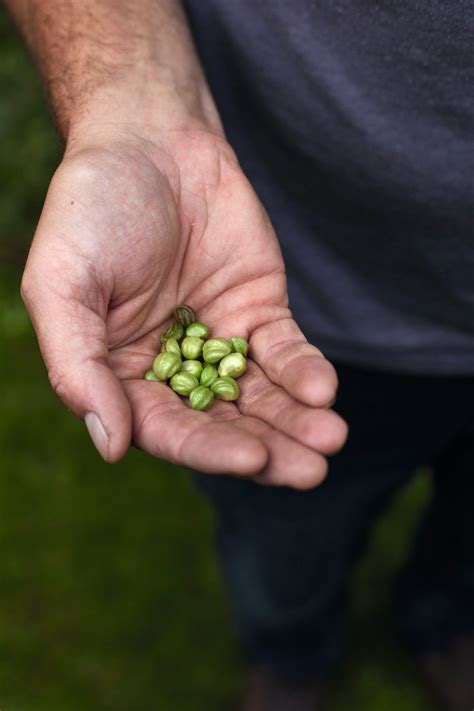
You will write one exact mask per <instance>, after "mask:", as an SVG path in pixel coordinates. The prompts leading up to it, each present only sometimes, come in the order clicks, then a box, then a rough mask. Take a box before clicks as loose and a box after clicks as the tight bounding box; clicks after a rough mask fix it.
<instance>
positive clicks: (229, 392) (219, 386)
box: [174, 375, 240, 400]
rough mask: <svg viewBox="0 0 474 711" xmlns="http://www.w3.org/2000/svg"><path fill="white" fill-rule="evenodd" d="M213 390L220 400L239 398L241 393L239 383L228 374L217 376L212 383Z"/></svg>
mask: <svg viewBox="0 0 474 711" xmlns="http://www.w3.org/2000/svg"><path fill="white" fill-rule="evenodd" d="M174 377H176V376H174ZM211 390H212V392H213V393H214V395H215V396H216V397H217V398H218V399H219V400H237V398H238V397H239V394H240V388H239V384H238V383H237V382H236V381H235V380H234V378H231V377H230V376H228V375H224V376H222V377H221V378H217V380H215V381H214V382H213V384H212V385H211Z"/></svg>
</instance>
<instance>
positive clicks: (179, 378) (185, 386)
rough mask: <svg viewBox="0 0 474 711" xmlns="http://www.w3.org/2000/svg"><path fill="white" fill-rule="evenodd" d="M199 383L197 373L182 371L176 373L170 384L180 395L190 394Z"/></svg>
mask: <svg viewBox="0 0 474 711" xmlns="http://www.w3.org/2000/svg"><path fill="white" fill-rule="evenodd" d="M198 385H199V381H198V379H197V378H196V376H195V375H192V374H191V373H186V372H183V371H180V372H179V373H175V374H174V375H173V377H172V378H171V380H170V386H171V388H172V389H173V390H174V391H175V393H178V395H189V394H190V393H191V392H192V391H193V390H195V388H197V387H198Z"/></svg>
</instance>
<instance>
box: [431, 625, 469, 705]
mask: <svg viewBox="0 0 474 711" xmlns="http://www.w3.org/2000/svg"><path fill="white" fill-rule="evenodd" d="M419 663H420V668H421V671H422V674H423V676H424V677H425V679H426V680H427V682H428V684H429V686H430V688H431V691H432V692H433V693H434V695H435V696H436V699H437V701H438V702H440V704H441V708H443V709H445V711H472V709H474V636H473V637H464V638H462V639H457V640H453V641H452V642H451V643H450V644H449V645H448V646H447V647H446V648H445V649H443V650H441V651H439V652H433V653H431V654H428V655H426V656H424V657H420V659H419Z"/></svg>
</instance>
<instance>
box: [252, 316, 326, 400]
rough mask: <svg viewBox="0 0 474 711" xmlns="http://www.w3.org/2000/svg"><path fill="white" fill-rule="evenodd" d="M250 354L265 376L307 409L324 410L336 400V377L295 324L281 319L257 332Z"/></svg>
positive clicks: (253, 337)
mask: <svg viewBox="0 0 474 711" xmlns="http://www.w3.org/2000/svg"><path fill="white" fill-rule="evenodd" d="M250 349H251V350H250V353H251V356H252V358H253V359H254V360H255V361H256V362H257V363H258V364H259V365H260V367H261V368H262V370H263V371H264V372H265V374H266V375H267V376H268V377H269V378H270V380H272V381H273V382H274V383H276V384H277V385H281V386H282V387H283V388H285V390H287V391H288V392H289V393H290V395H292V396H293V397H295V398H296V399H297V400H300V401H301V402H303V403H305V404H306V405H310V406H311V407H327V406H328V405H330V404H331V403H332V402H333V401H334V398H335V396H336V391H337V375H336V371H335V369H334V367H333V366H332V365H331V363H330V362H329V361H328V360H326V358H324V356H323V354H322V353H321V351H319V350H318V349H317V348H316V347H315V346H312V345H311V344H310V343H308V341H307V340H306V338H305V337H304V336H303V334H302V332H301V331H300V329H299V328H298V326H297V325H296V323H295V322H294V321H293V320H292V319H290V318H287V319H281V320H279V321H274V322H272V323H267V324H265V325H264V326H260V327H259V328H257V329H256V330H255V331H254V332H253V334H252V336H251V339H250Z"/></svg>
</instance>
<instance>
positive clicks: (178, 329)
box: [160, 321, 184, 343]
mask: <svg viewBox="0 0 474 711" xmlns="http://www.w3.org/2000/svg"><path fill="white" fill-rule="evenodd" d="M183 336H184V328H183V327H182V325H181V324H180V323H176V321H175V322H174V323H172V324H171V326H168V328H167V329H166V331H163V333H162V334H161V336H160V341H161V342H162V343H164V342H165V341H167V340H168V339H169V338H174V339H176V340H177V341H180V340H181V339H182V337H183Z"/></svg>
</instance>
